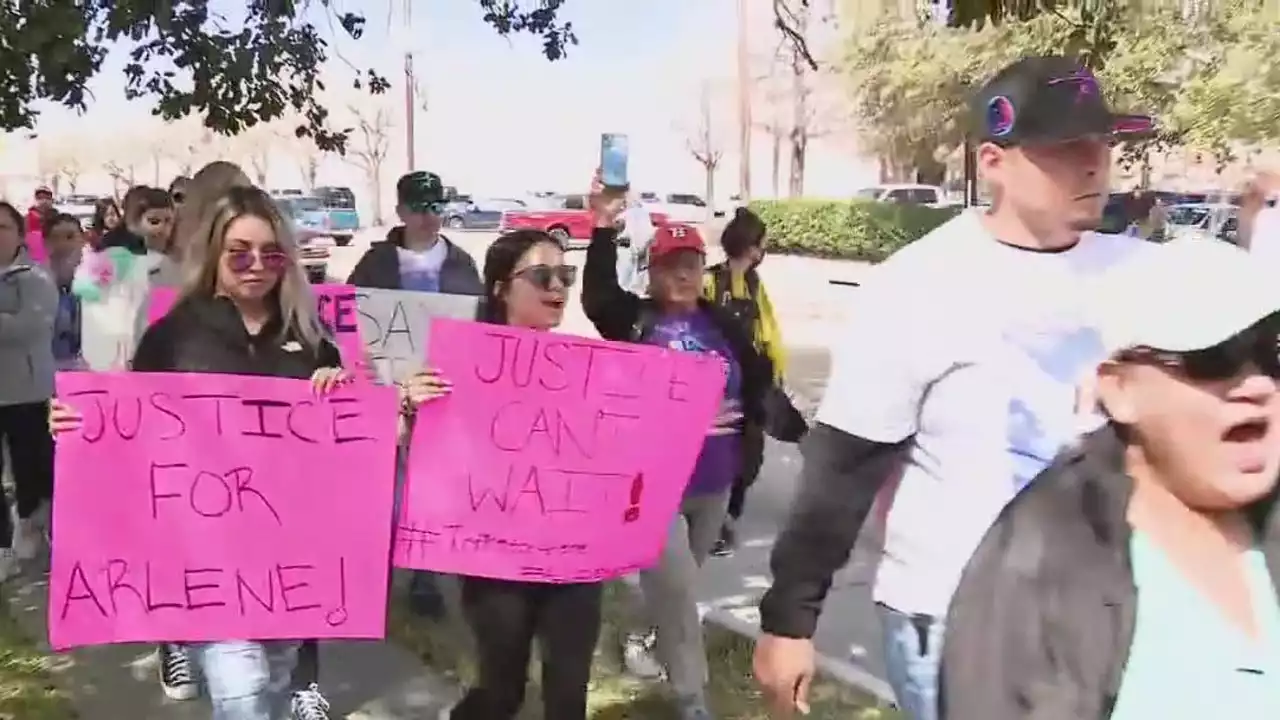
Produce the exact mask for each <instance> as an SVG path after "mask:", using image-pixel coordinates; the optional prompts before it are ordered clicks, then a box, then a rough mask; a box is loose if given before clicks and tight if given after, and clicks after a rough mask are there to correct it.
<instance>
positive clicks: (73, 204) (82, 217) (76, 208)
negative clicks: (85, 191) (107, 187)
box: [53, 195, 98, 229]
mask: <svg viewBox="0 0 1280 720" xmlns="http://www.w3.org/2000/svg"><path fill="white" fill-rule="evenodd" d="M97 202H98V196H97V195H64V196H62V197H61V198H59V199H58V200H56V201H54V203H53V206H54V207H56V208H57V209H58V212H64V213H66V214H68V215H70V216H71V217H73V218H75V219H77V220H79V221H80V224H81V225H83V226H84V227H85V228H86V229H88V227H89V224H90V223H92V222H93V211H94V206H95V205H96V204H97Z"/></svg>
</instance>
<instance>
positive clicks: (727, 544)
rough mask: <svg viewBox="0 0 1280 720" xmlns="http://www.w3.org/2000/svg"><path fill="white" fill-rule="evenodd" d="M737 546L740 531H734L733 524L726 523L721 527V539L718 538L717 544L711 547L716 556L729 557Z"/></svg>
mask: <svg viewBox="0 0 1280 720" xmlns="http://www.w3.org/2000/svg"><path fill="white" fill-rule="evenodd" d="M737 546H738V533H737V532H735V531H734V529H733V526H732V525H729V524H726V525H725V526H724V527H722V528H720V539H719V540H716V544H715V545H713V546H712V547H711V554H712V555H713V556H715V557H729V556H730V555H732V554H733V550H734V548H736V547H737Z"/></svg>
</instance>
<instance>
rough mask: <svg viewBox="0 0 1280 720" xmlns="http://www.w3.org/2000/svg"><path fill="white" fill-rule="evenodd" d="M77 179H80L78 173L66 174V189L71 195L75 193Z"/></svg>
mask: <svg viewBox="0 0 1280 720" xmlns="http://www.w3.org/2000/svg"><path fill="white" fill-rule="evenodd" d="M79 180H80V176H79V175H68V176H67V190H68V192H70V193H71V194H72V195H75V194H76V184H77V183H78V182H79Z"/></svg>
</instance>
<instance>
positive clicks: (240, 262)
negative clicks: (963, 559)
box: [227, 247, 289, 273]
mask: <svg viewBox="0 0 1280 720" xmlns="http://www.w3.org/2000/svg"><path fill="white" fill-rule="evenodd" d="M255 258H256V259H257V260H261V261H262V267H263V268H264V269H265V270H267V271H268V272H280V271H281V270H284V269H285V268H286V267H288V265H289V256H288V255H287V254H285V252H284V251H283V250H281V249H279V248H272V247H268V248H263V249H262V250H257V251H255V250H229V251H228V252H227V267H229V268H231V272H234V273H247V272H249V271H250V270H252V269H253V264H254V262H255Z"/></svg>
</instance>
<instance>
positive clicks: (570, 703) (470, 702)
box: [404, 230, 603, 720]
mask: <svg viewBox="0 0 1280 720" xmlns="http://www.w3.org/2000/svg"><path fill="white" fill-rule="evenodd" d="M576 276H577V268H575V267H573V266H572V265H567V264H565V261H564V250H563V249H561V247H560V243H559V242H557V241H556V239H555V238H553V237H551V236H550V235H548V234H546V233H544V232H540V231H536V230H517V231H515V232H511V233H507V234H506V235H503V236H502V237H500V238H498V239H497V240H495V241H494V242H493V244H492V245H490V246H489V250H488V252H486V253H485V262H484V288H485V299H484V302H483V304H482V305H481V306H480V313H479V317H478V318H477V319H478V320H480V321H482V322H489V323H494V324H498V325H515V326H519V327H525V328H530V329H533V330H541V331H549V330H551V329H553V328H555V327H556V326H558V325H559V324H560V320H561V318H563V317H564V306H565V302H566V301H567V300H568V296H569V288H570V287H571V286H572V285H573V283H574V280H575V279H576ZM449 388H450V386H449V383H448V380H447V378H442V377H440V376H439V375H438V374H437V373H435V372H434V371H431V370H428V371H426V372H424V373H420V374H419V375H417V376H416V377H414V378H412V379H411V380H410V381H409V382H408V383H407V384H406V387H405V398H404V412H405V413H406V414H409V415H412V413H413V411H414V410H415V409H416V408H417V407H418V406H419V405H420V404H421V403H423V402H427V401H429V400H431V399H433V398H436V397H440V396H442V395H445V394H447V393H448V392H449ZM602 589H603V585H602V584H601V583H599V582H589V583H563V584H549V583H535V582H520V581H514V580H495V579H490V578H482V577H469V576H463V578H462V612H463V615H464V616H465V617H466V620H467V624H468V625H470V627H471V631H472V634H473V635H474V637H475V640H476V654H477V659H478V664H479V677H478V678H477V680H476V683H475V685H474V686H472V687H471V688H470V689H469V690H468V691H467V694H466V696H465V697H463V698H462V701H461V702H459V703H458V705H457V706H455V707H454V708H453V710H452V711H451V713H450V715H449V717H450V718H451V719H452V720H512V719H513V718H515V717H516V716H517V715H518V714H519V713H520V708H521V706H522V705H523V704H524V693H525V686H526V685H527V684H528V681H529V658H530V655H531V654H532V650H533V642H534V640H535V639H537V641H538V646H539V648H540V650H541V655H542V701H543V717H544V718H546V720H585V718H586V717H587V684H588V683H589V681H590V680H591V659H592V655H593V654H594V652H595V647H596V641H597V640H598V639H599V635H600V603H601V600H602Z"/></svg>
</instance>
